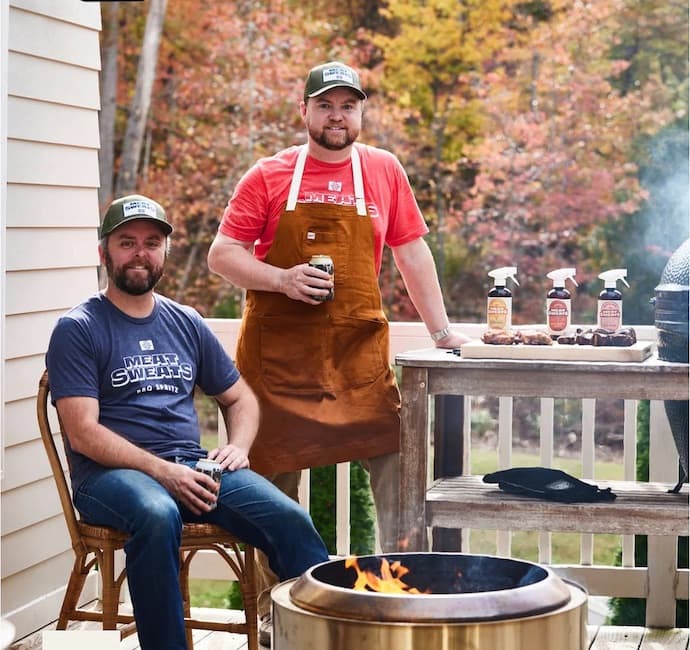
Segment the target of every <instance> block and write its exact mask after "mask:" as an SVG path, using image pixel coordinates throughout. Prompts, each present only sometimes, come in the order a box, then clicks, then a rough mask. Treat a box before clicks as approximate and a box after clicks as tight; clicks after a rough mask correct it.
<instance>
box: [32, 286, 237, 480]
mask: <svg viewBox="0 0 690 650" xmlns="http://www.w3.org/2000/svg"><path fill="white" fill-rule="evenodd" d="M46 365H47V368H48V377H49V381H50V392H51V398H52V401H53V404H54V403H55V401H56V400H58V399H60V398H62V397H93V398H95V399H97V400H98V402H99V408H100V415H99V421H100V423H101V424H103V425H104V426H106V427H108V428H109V429H111V430H112V431H114V432H116V433H118V434H120V435H121V436H123V437H124V438H126V439H127V440H130V441H131V442H133V443H134V444H136V445H138V446H139V447H142V448H144V449H146V450H148V451H150V452H151V453H153V454H156V455H157V456H160V457H163V458H175V457H176V456H181V457H184V458H203V457H205V456H206V451H205V450H203V449H202V448H201V444H200V432H199V421H198V418H197V414H196V409H195V408H194V399H193V397H194V387H195V385H198V386H199V388H201V390H203V391H204V392H205V393H206V394H207V395H218V394H220V393H222V392H223V391H225V390H226V389H228V388H229V387H230V386H232V385H233V384H234V383H235V382H236V381H237V380H238V378H239V372H238V370H237V368H236V367H235V365H234V363H233V361H232V359H231V358H230V357H229V356H228V354H227V353H226V352H225V350H224V349H223V347H222V345H221V343H220V341H219V340H218V339H217V338H216V336H215V335H214V334H213V332H212V331H211V330H210V328H209V327H208V325H206V323H205V322H204V320H203V318H201V316H200V315H199V313H198V312H197V311H195V310H194V309H192V308H191V307H186V306H184V305H180V304H178V303H176V302H174V301H172V300H169V299H168V298H165V297H163V296H160V295H158V294H156V295H155V307H154V309H153V312H152V313H151V315H150V316H148V317H147V318H132V317H130V316H128V315H127V314H125V313H123V312H122V311H120V310H119V309H118V308H117V307H115V305H113V304H112V303H111V302H110V301H109V300H108V299H107V298H106V297H105V296H103V295H102V294H97V295H95V296H92V297H91V298H89V299H88V300H87V301H85V302H83V303H82V304H80V305H78V306H77V307H75V308H73V309H72V310H70V311H69V312H67V313H66V314H65V315H64V316H62V317H61V318H60V319H59V320H58V322H57V324H56V326H55V329H54V330H53V333H52V336H51V339H50V344H49V346H48V353H47V355H46ZM66 447H67V453H68V456H69V461H70V470H71V477H72V488H73V490H76V489H77V487H78V485H79V484H80V483H81V482H82V481H83V480H84V479H85V478H86V477H87V476H88V475H89V474H90V473H91V472H92V471H94V469H96V468H98V467H99V466H98V465H97V464H96V463H94V462H93V461H92V460H91V459H89V458H87V457H86V456H83V455H81V454H79V453H77V452H74V451H73V450H72V449H71V448H69V444H66Z"/></svg>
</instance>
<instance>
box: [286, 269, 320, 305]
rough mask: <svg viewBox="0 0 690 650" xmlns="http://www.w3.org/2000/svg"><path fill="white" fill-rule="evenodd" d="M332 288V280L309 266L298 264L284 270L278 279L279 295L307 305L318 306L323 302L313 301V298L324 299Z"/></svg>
mask: <svg viewBox="0 0 690 650" xmlns="http://www.w3.org/2000/svg"><path fill="white" fill-rule="evenodd" d="M332 288H333V278H332V277H331V276H330V275H328V273H326V272H325V271H322V270H321V269H317V268H314V267H313V266H309V264H298V265H297V266H293V267H292V268H289V269H284V270H283V272H282V274H281V277H280V287H279V291H280V292H281V293H284V294H285V295H286V296H287V297H288V298H292V300H301V301H302V302H306V303H307V304H309V305H320V304H321V303H322V302H323V300H314V296H322V297H324V298H325V297H326V296H327V295H328V293H329V291H330V290H331V289H332Z"/></svg>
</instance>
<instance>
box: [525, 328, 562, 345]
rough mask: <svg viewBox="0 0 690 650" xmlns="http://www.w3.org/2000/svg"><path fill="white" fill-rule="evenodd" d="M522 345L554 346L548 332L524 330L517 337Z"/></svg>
mask: <svg viewBox="0 0 690 650" xmlns="http://www.w3.org/2000/svg"><path fill="white" fill-rule="evenodd" d="M516 338H519V341H520V343H524V344H525V345H553V340H552V339H551V337H550V336H549V335H548V334H547V333H546V332H540V331H539V330H523V331H519V332H518V333H517V335H516Z"/></svg>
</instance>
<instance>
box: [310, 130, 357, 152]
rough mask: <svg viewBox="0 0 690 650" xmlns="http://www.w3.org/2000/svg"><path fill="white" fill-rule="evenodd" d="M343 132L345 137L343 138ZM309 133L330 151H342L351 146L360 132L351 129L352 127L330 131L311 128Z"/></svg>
mask: <svg viewBox="0 0 690 650" xmlns="http://www.w3.org/2000/svg"><path fill="white" fill-rule="evenodd" d="M343 133H344V134H345V138H344V139H343ZM309 135H310V137H311V139H312V140H313V141H314V142H315V143H316V144H318V145H319V146H320V147H323V148H324V149H328V150H330V151H341V150H343V149H346V148H347V147H349V146H350V145H351V144H352V143H353V142H354V141H355V140H356V139H357V136H358V135H359V132H354V131H351V130H350V129H345V130H344V131H342V130H340V131H336V132H335V133H334V132H333V131H330V130H329V129H326V128H324V129H321V130H320V131H317V130H316V129H309Z"/></svg>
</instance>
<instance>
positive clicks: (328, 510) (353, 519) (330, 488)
mask: <svg viewBox="0 0 690 650" xmlns="http://www.w3.org/2000/svg"><path fill="white" fill-rule="evenodd" d="M310 512H311V516H312V519H313V521H314V525H315V526H316V529H317V530H318V531H319V533H320V534H321V537H323V540H324V541H325V542H326V546H327V547H328V552H329V553H331V554H335V553H336V529H335V524H336V521H335V515H336V502H335V465H330V466H327V467H316V468H313V469H312V470H311V499H310ZM374 536H375V535H374V516H373V500H372V497H371V489H370V487H369V475H368V474H367V472H366V470H365V469H364V468H363V467H362V465H361V463H359V462H354V463H352V464H351V465H350V549H351V551H352V553H354V554H355V555H366V554H368V553H373V552H374Z"/></svg>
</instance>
